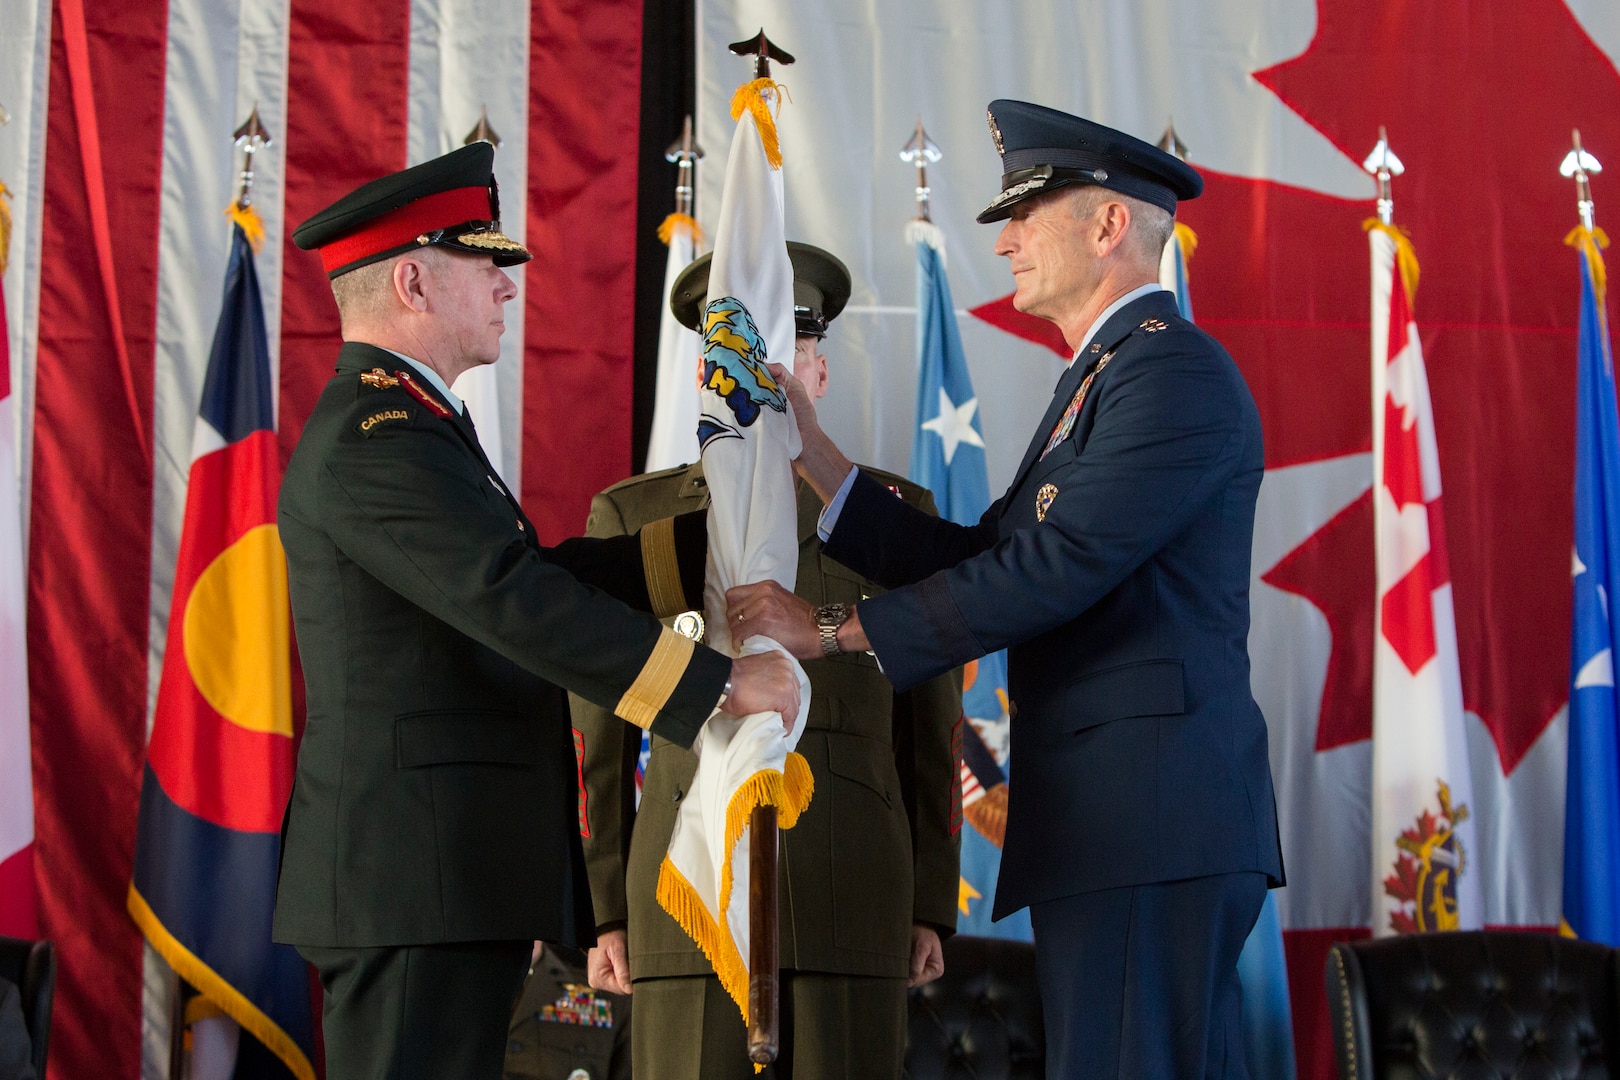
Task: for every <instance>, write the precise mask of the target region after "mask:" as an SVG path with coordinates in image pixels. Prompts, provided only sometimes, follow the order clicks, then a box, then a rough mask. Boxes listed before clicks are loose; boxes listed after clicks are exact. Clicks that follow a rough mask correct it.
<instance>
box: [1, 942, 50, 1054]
mask: <svg viewBox="0 0 1620 1080" xmlns="http://www.w3.org/2000/svg"><path fill="white" fill-rule="evenodd" d="M0 978H5V979H8V980H10V981H11V982H13V983H16V984H17V991H18V994H19V996H21V998H22V1014H23V1024H24V1026H25V1027H27V1028H28V1038H29V1041H30V1042H32V1043H33V1049H34V1071H35V1072H36V1073H38V1074H39V1075H40V1077H41V1078H43V1077H44V1076H45V1050H46V1048H47V1045H48V1044H49V1042H50V1037H51V997H52V995H53V994H54V993H55V990H56V949H55V947H54V946H52V945H51V943H50V942H48V941H27V940H25V939H23V938H14V937H0Z"/></svg>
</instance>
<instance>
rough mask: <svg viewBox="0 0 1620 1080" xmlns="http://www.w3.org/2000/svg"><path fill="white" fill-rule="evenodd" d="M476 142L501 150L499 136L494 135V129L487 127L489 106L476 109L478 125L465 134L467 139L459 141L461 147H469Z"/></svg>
mask: <svg viewBox="0 0 1620 1080" xmlns="http://www.w3.org/2000/svg"><path fill="white" fill-rule="evenodd" d="M476 142H487V143H489V145H491V146H493V147H495V149H497V150H499V149H500V148H501V137H500V135H499V134H497V133H496V131H495V129H494V128H492V127H490V126H489V106H487V105H480V106H479V107H478V123H477V124H475V125H473V129H472V130H471V131H469V132H467V137H466V138H465V139H462V140H461V145H463V146H471V145H472V144H473V143H476Z"/></svg>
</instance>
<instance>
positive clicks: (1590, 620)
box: [1564, 230, 1620, 945]
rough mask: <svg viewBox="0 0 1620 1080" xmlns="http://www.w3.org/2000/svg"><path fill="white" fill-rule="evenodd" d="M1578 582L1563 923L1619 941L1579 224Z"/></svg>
mask: <svg viewBox="0 0 1620 1080" xmlns="http://www.w3.org/2000/svg"><path fill="white" fill-rule="evenodd" d="M1571 240H1572V241H1573V242H1574V243H1576V244H1577V245H1578V246H1579V247H1580V248H1581V318H1580V333H1579V337H1578V339H1577V344H1576V361H1575V366H1576V376H1575V381H1576V394H1575V559H1574V565H1573V571H1574V579H1575V580H1574V587H1575V610H1574V632H1573V634H1572V642H1571V646H1572V647H1571V655H1570V691H1569V772H1568V779H1567V782H1566V787H1565V795H1564V800H1565V801H1564V922H1565V924H1566V928H1567V929H1568V930H1569V931H1571V932H1573V933H1574V935H1575V936H1576V937H1580V938H1585V939H1587V940H1589V941H1601V942H1603V943H1604V944H1606V945H1620V701H1617V699H1616V695H1615V689H1614V642H1615V639H1616V638H1617V637H1620V622H1617V617H1616V612H1615V606H1614V597H1615V584H1616V581H1615V577H1616V574H1620V416H1617V414H1616V411H1615V388H1614V358H1613V355H1612V354H1611V352H1610V348H1609V333H1608V325H1607V323H1606V321H1605V319H1604V314H1603V258H1602V256H1601V255H1600V254H1599V253H1598V246H1597V238H1596V237H1595V236H1593V234H1592V233H1591V232H1589V231H1586V230H1577V231H1576V232H1575V233H1574V234H1572V236H1571Z"/></svg>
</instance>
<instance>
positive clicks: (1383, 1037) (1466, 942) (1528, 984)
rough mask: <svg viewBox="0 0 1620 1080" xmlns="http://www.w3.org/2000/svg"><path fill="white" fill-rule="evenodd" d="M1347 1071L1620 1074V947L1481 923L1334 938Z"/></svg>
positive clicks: (1395, 1078)
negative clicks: (1479, 927)
mask: <svg viewBox="0 0 1620 1080" xmlns="http://www.w3.org/2000/svg"><path fill="white" fill-rule="evenodd" d="M1327 992H1328V1009H1329V1015H1330V1019H1331V1022H1332V1025H1333V1041H1334V1044H1335V1047H1336V1049H1337V1052H1338V1060H1339V1076H1340V1078H1341V1080H1430V1078H1435V1080H1439V1078H1449V1077H1475V1076H1478V1077H1499V1078H1501V1080H1515V1078H1525V1080H1528V1078H1531V1077H1534V1078H1536V1080H1543V1078H1545V1080H1560V1078H1564V1077H1568V1078H1570V1080H1575V1078H1577V1077H1578V1078H1580V1080H1597V1078H1599V1077H1614V1078H1620V952H1617V951H1616V950H1614V949H1611V948H1608V947H1607V946H1604V945H1599V944H1596V943H1593V942H1588V941H1575V940H1572V939H1569V938H1560V937H1557V936H1555V935H1553V934H1536V933H1517V932H1510V931H1498V930H1483V931H1469V932H1452V933H1440V934H1413V935H1409V936H1405V937H1395V938H1385V939H1382V940H1379V941H1357V942H1351V943H1341V944H1338V945H1335V946H1333V949H1332V951H1331V952H1330V953H1329V954H1328V963H1327Z"/></svg>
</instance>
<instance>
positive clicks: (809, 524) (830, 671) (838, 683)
mask: <svg viewBox="0 0 1620 1080" xmlns="http://www.w3.org/2000/svg"><path fill="white" fill-rule="evenodd" d="M788 254H789V256H790V257H791V259H792V262H793V274H794V282H793V294H794V315H795V322H796V328H797V331H798V333H797V341H796V347H795V351H794V370H795V371H796V372H797V373H798V375H799V378H800V380H801V382H802V383H803V385H804V387H805V392H806V393H807V394H810V395H812V396H814V397H820V396H821V395H822V394H823V393H825V391H826V388H827V378H828V376H827V360H826V357H825V356H823V355H822V354H821V351H820V345H821V339H822V338H823V337H824V336H825V335H826V333H827V324H828V323H829V322H830V321H832V319H833V317H834V316H836V315H837V314H838V313H839V311H841V310H842V309H843V307H844V304H845V302H846V301H847V300H848V299H849V293H850V277H849V271H848V270H847V269H845V267H844V264H843V263H842V262H840V261H839V260H838V259H836V258H834V257H833V256H832V255H830V254H828V253H827V252H825V251H822V250H821V249H820V248H815V247H811V246H810V245H808V244H798V243H789V244H788ZM708 282H709V256H704V257H703V258H702V259H699V260H697V261H696V262H694V263H693V264H692V265H691V266H690V267H688V268H687V270H686V271H685V273H683V274H682V275H681V277H680V278H679V279H678V280H677V281H676V283H675V287H674V289H673V291H672V294H671V299H670V303H671V307H672V308H673V309H674V311H675V315H676V317H677V318H679V319H680V321H681V322H682V323H683V324H685V325H686V326H688V327H691V328H692V329H694V330H696V329H697V328H698V327H697V323H698V320H699V318H700V317H701V312H702V311H703V304H704V299H705V296H706V294H707V293H708V288H709V285H708ZM872 475H873V476H875V477H877V478H878V482H879V483H881V484H883V485H884V486H885V490H884V496H885V497H886V498H889V499H892V500H894V501H895V502H896V503H897V504H898V503H899V502H900V501H901V499H903V500H905V502H906V503H907V504H908V505H910V506H913V507H915V508H916V509H917V512H918V513H921V514H928V513H932V512H933V498H932V496H930V495H929V493H928V491H927V490H926V489H924V488H920V487H918V486H916V485H915V484H912V483H910V482H909V481H907V480H904V479H902V478H900V477H898V476H890V475H888V474H886V473H879V472H876V471H873V472H872ZM896 495H899V498H896ZM708 504H709V491H708V486H707V484H706V483H705V482H704V477H703V465H702V463H701V462H699V463H698V464H695V465H690V466H685V467H682V468H676V469H669V470H666V471H664V472H657V473H650V474H648V475H646V476H638V477H633V478H631V479H629V480H626V481H624V482H623V483H621V484H618V485H615V486H614V487H611V488H609V489H608V490H606V491H604V492H603V493H602V494H600V495H598V496H597V497H596V499H595V501H594V502H593V503H592V506H591V517H590V524H589V526H588V529H587V531H588V533H589V534H590V535H592V536H615V535H619V534H621V533H633V532H635V531H636V530H637V529H639V528H643V527H644V526H645V524H646V523H647V522H649V521H653V520H656V519H658V518H662V517H667V516H669V515H672V514H680V513H685V512H689V511H692V510H696V509H701V508H704V507H707V506H708ZM820 509H821V500H820V499H818V498H816V496H815V493H814V492H813V491H811V490H810V489H809V487H808V486H807V485H804V484H800V486H799V539H800V547H799V552H800V555H799V570H798V594H799V596H801V597H803V598H804V602H805V603H807V604H812V605H813V604H854V603H856V602H857V601H859V600H861V599H862V598H863V597H865V596H868V595H871V594H873V593H877V592H881V591H882V590H881V589H879V588H878V587H877V586H875V585H873V584H872V583H871V582H869V581H866V580H865V579H863V578H862V577H860V575H858V574H855V573H852V572H851V571H850V570H848V569H846V568H845V567H843V566H841V565H839V564H838V563H836V562H833V561H832V560H831V559H829V558H827V557H826V556H824V555H823V554H822V552H821V541H820V540H819V539H817V537H816V515H817V514H818V513H819V511H820ZM804 670H805V674H806V675H808V676H809V678H810V687H811V694H810V716H809V720H808V723H807V726H806V730H805V733H804V736H803V738H802V740H801V741H800V742H799V747H798V749H799V753H801V754H803V755H804V756H805V757H806V759H807V760H808V761H809V763H810V770H811V772H812V774H813V775H814V776H815V780H816V792H815V796H814V797H813V798H812V799H811V801H810V807H809V809H808V810H806V811H805V813H804V814H803V815H802V816H800V818H799V821H798V824H797V825H795V826H794V827H793V828H792V829H790V830H786V831H784V832H783V833H782V846H781V861H780V864H779V865H780V877H781V888H780V896H781V934H780V942H781V967H782V983H781V988H782V989H781V995H782V996H781V1002H782V1049H781V1055H780V1058H779V1059H778V1064H777V1065H775V1066H773V1067H772V1069H767V1070H766V1074H767V1075H791V1076H793V1077H794V1078H795V1080H818V1078H825V1080H843V1078H846V1077H854V1076H859V1077H866V1078H872V1080H882V1078H884V1077H891V1078H894V1077H898V1076H899V1075H900V1067H901V1062H902V1059H903V1057H904V1054H905V1043H906V987H907V986H908V985H911V986H917V985H921V984H922V983H924V982H927V981H928V980H930V979H932V978H934V977H936V976H938V975H939V974H940V972H941V971H942V970H943V958H942V956H941V952H940V939H941V937H942V936H948V935H949V934H950V933H952V932H953V931H954V929H955V926H956V905H957V900H958V894H959V888H958V882H959V877H958V873H957V846H958V840H959V837H958V830H959V828H960V822H961V813H960V806H959V803H958V802H957V800H958V799H959V798H960V787H959V785H958V782H957V778H956V768H957V762H956V758H955V754H954V749H953V742H952V738H953V734H954V733H955V732H956V724H958V723H959V722H960V721H961V716H962V704H961V685H960V682H959V681H958V675H957V673H955V672H951V673H948V674H940V675H937V676H936V677H934V678H932V679H929V680H926V681H923V682H921V683H920V684H919V685H918V686H916V687H915V688H913V689H911V690H910V691H908V692H906V693H895V692H894V690H893V688H892V687H891V686H890V685H889V682H888V680H887V679H885V678H884V677H883V674H882V673H881V672H880V671H879V670H878V668H877V664H876V662H874V661H873V659H872V658H871V657H870V656H867V655H866V654H864V653H860V652H851V653H846V654H844V655H841V656H834V657H830V658H826V659H821V658H817V659H811V660H809V661H808V662H807V663H806V664H805V665H804ZM573 706H574V723H575V726H577V727H578V728H579V730H580V732H581V735H582V736H583V738H584V742H585V750H584V754H585V757H584V769H585V794H586V802H585V813H586V820H585V826H586V831H587V833H588V835H587V837H586V839H585V858H586V864H587V866H588V868H589V871H590V881H591V895H592V899H593V900H594V902H595V907H596V917H597V922H598V937H599V944H598V945H597V947H596V948H594V949H592V950H591V952H590V971H591V976H592V983H593V984H594V985H595V986H598V987H602V988H605V989H610V990H615V991H618V992H620V993H627V992H629V991H630V989H631V987H632V985H633V986H634V990H635V1003H636V1019H635V1023H634V1024H633V1025H632V1026H631V1044H632V1047H633V1050H634V1056H635V1075H636V1078H637V1080H699V1078H701V1080H725V1078H730V1077H735V1078H737V1080H751V1078H752V1077H753V1076H754V1070H753V1065H752V1064H751V1063H750V1062H749V1060H748V1056H747V1032H746V1030H745V1029H744V1027H743V1023H742V1016H741V1014H740V1012H739V1011H738V1008H737V1006H736V1004H735V1003H733V1002H732V1001H731V999H730V998H729V997H728V996H727V995H726V992H725V991H724V990H723V989H722V988H721V986H720V980H719V979H718V978H716V977H715V975H714V971H713V968H712V967H711V966H710V964H709V962H708V961H707V960H706V959H705V958H704V956H703V954H702V952H700V951H699V949H698V947H697V945H696V944H694V943H693V941H692V939H691V938H689V937H687V936H686V934H685V933H684V932H682V930H681V928H680V925H679V924H678V923H676V921H675V920H674V919H673V918H672V917H671V916H670V915H669V914H668V913H667V912H665V911H664V910H663V909H662V908H661V907H659V905H658V901H657V900H656V899H655V896H654V894H655V891H656V887H657V883H658V871H659V866H660V864H661V863H662V862H663V859H664V853H665V851H666V850H667V849H668V847H669V838H670V833H671V832H672V831H673V829H674V827H675V816H676V811H677V810H678V809H679V808H680V801H681V797H682V795H683V793H684V792H685V791H686V790H687V788H688V787H689V786H690V784H691V781H692V775H693V772H694V771H695V769H696V767H697V759H696V758H695V757H693V755H692V754H691V752H690V751H688V750H687V749H686V748H685V747H684V746H681V745H679V744H677V743H673V742H671V741H669V740H667V739H664V738H662V737H661V736H660V735H659V734H658V733H656V732H655V733H654V735H653V738H652V754H651V759H650V761H649V762H648V764H647V769H646V777H645V780H644V786H643V788H642V799H641V809H640V812H639V813H636V812H635V811H634V809H633V807H634V797H635V765H636V756H637V751H638V749H639V747H640V733H639V732H637V731H634V730H632V729H630V728H629V727H627V726H626V725H625V724H623V723H619V722H617V721H615V720H614V719H613V717H612V715H611V714H610V713H609V712H608V711H607V710H605V709H603V708H601V707H600V706H599V705H594V704H592V703H590V702H587V701H584V700H582V699H580V698H577V697H576V698H575V699H574V701H573ZM773 1070H774V1071H773Z"/></svg>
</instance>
